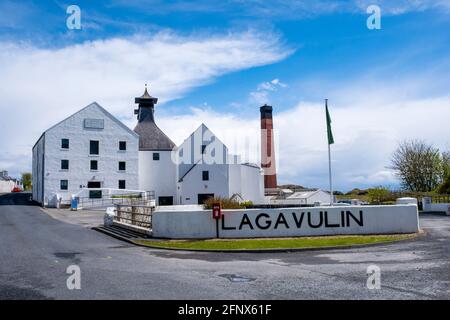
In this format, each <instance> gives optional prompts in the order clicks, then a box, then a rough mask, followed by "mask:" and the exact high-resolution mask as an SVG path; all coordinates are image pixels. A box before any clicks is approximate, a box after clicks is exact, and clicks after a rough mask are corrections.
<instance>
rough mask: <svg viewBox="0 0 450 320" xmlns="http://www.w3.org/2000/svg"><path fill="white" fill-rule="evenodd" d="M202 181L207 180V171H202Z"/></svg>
mask: <svg viewBox="0 0 450 320" xmlns="http://www.w3.org/2000/svg"><path fill="white" fill-rule="evenodd" d="M202 180H203V181H208V180H209V171H202Z"/></svg>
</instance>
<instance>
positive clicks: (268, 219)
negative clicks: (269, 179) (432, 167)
mask: <svg viewBox="0 0 450 320" xmlns="http://www.w3.org/2000/svg"><path fill="white" fill-rule="evenodd" d="M223 213H224V217H223V218H222V219H221V221H219V237H220V238H256V237H258V238H259V237H262V238H264V237H296V236H320V235H345V234H395V233H414V232H418V231H419V218H418V211H417V206H416V205H411V204H406V205H392V206H345V207H311V208H286V209H249V210H224V211H223ZM152 227H153V236H154V237H155V238H174V239H189V238H190V239H195V238H215V237H216V221H215V220H214V219H213V218H212V213H211V210H201V211H156V212H154V213H153V222H152Z"/></svg>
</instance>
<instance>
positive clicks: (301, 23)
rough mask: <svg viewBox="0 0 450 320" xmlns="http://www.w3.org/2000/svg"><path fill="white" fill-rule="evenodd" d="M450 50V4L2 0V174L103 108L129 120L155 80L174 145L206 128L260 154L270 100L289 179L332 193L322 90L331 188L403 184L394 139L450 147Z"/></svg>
mask: <svg viewBox="0 0 450 320" xmlns="http://www.w3.org/2000/svg"><path fill="white" fill-rule="evenodd" d="M70 5H77V6H78V7H79V8H80V27H81V29H69V28H68V26H67V20H68V19H69V20H70V19H71V15H72V11H69V13H67V9H68V7H69V6H70ZM370 5H377V6H378V8H379V9H380V11H381V16H380V21H381V23H380V28H379V29H373V28H372V29H369V28H368V24H367V20H368V19H369V22H370V21H373V20H370V19H371V14H372V12H369V13H368V12H367V9H368V7H369V6H370ZM71 21H73V20H70V21H69V22H71ZM69 25H70V23H69ZM449 53H450V0H437V1H436V0H435V1H427V0H414V1H413V0H411V1H407V0H398V1H395V0H384V1H382V0H379V1H376V0H370V1H366V0H348V1H338V0H318V1H286V0H273V1H260V0H249V1H243V0H228V1H227V0H222V1H206V0H196V1H157V0H142V1H134V0H105V1H75V2H65V1H60V0H58V1H30V0H28V1H27V0H24V1H12V0H0V170H8V171H9V172H10V174H11V175H15V176H19V175H20V173H22V172H25V171H31V150H32V147H33V145H34V143H35V142H36V141H37V139H38V138H39V136H40V135H41V134H42V132H43V131H45V130H46V129H47V128H49V127H50V126H52V125H53V124H55V123H56V122H58V121H60V120H62V119H64V118H66V117H67V116H69V115H71V114H72V113H74V112H76V111H78V110H79V109H81V108H82V107H84V106H86V105H88V104H90V103H91V102H93V101H96V102H98V103H99V104H100V105H102V106H103V107H105V108H106V109H107V110H108V111H110V112H111V113H112V114H113V115H115V116H116V117H117V118H118V119H120V120H121V121H123V122H124V123H125V124H126V125H128V126H129V127H130V128H134V126H135V124H136V118H135V115H134V114H133V110H134V108H135V105H134V97H137V96H140V95H141V94H142V93H143V89H144V84H145V83H147V84H148V87H149V91H150V94H151V95H153V96H155V97H158V98H159V101H158V104H157V106H156V122H157V124H158V125H159V126H160V127H161V128H162V129H163V130H164V132H165V133H166V134H167V135H168V136H169V137H170V138H171V139H172V140H173V141H174V142H175V143H177V144H180V143H181V142H182V141H183V140H184V139H185V138H186V137H187V136H188V135H189V134H190V133H191V132H192V131H193V130H195V128H197V127H198V126H199V125H200V124H201V123H205V124H206V125H207V126H208V127H209V129H210V130H211V131H212V132H214V133H215V134H216V135H217V136H218V137H219V138H220V139H221V140H222V141H224V142H225V143H226V144H227V145H228V147H229V149H230V151H231V152H233V153H237V154H240V155H241V156H242V157H243V159H244V160H248V161H250V162H256V163H258V162H259V151H258V150H259V149H258V143H259V125H260V124H259V107H260V106H261V105H263V104H265V103H267V104H270V105H272V106H273V116H274V128H275V133H276V140H275V142H276V157H277V173H278V182H279V184H285V183H293V184H299V185H302V186H306V187H319V188H324V189H326V188H327V186H328V154H327V136H326V122H325V112H324V99H325V98H327V99H329V108H330V114H331V118H332V128H333V133H334V140H335V144H333V145H332V146H331V155H332V168H333V181H334V186H335V189H336V190H341V191H348V190H350V189H352V188H355V187H358V188H367V187H371V186H379V185H382V186H386V187H390V188H393V189H396V188H398V186H399V182H398V180H397V178H396V176H395V174H394V173H393V172H392V170H391V169H389V166H390V158H391V155H392V153H393V152H394V150H395V148H396V147H397V145H398V144H399V143H400V142H402V141H404V140H407V139H421V140H424V141H425V142H427V143H431V144H433V145H435V146H436V147H438V148H439V149H440V150H442V151H444V150H450V125H449V122H450V121H449V119H450V90H449V89H450V54H449Z"/></svg>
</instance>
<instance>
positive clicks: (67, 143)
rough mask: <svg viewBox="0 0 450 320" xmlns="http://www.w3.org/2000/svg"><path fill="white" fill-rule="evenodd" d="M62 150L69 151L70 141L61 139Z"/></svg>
mask: <svg viewBox="0 0 450 320" xmlns="http://www.w3.org/2000/svg"><path fill="white" fill-rule="evenodd" d="M61 149H69V139H61Z"/></svg>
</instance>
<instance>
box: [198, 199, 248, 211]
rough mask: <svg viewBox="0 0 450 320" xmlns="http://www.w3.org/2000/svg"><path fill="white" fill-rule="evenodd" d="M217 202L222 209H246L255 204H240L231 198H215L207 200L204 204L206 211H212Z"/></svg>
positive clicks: (246, 202) (245, 202)
mask: <svg viewBox="0 0 450 320" xmlns="http://www.w3.org/2000/svg"><path fill="white" fill-rule="evenodd" d="M216 202H220V204H221V205H222V209H244V208H245V207H246V206H249V205H252V204H253V203H252V202H251V201H244V202H239V201H237V200H233V199H230V198H225V197H214V198H209V199H207V200H206V201H205V203H204V204H203V207H204V208H205V209H212V207H213V204H214V203H216Z"/></svg>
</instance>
